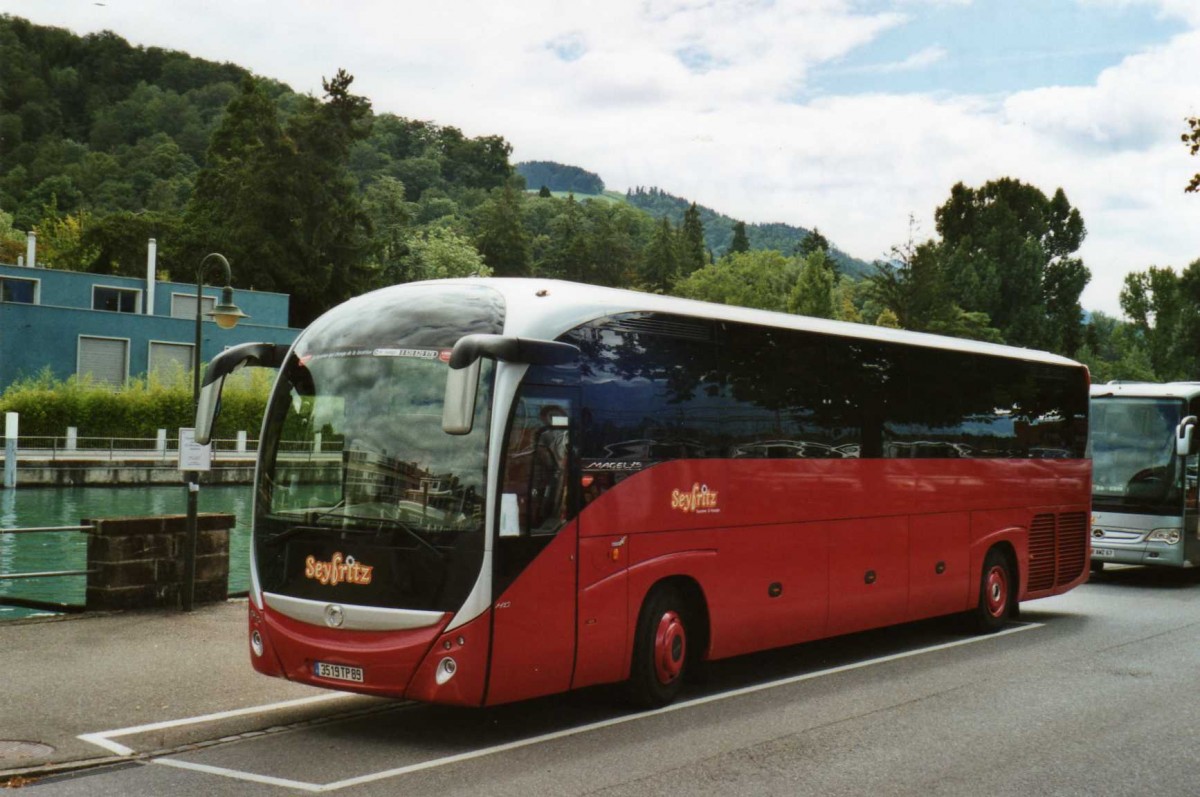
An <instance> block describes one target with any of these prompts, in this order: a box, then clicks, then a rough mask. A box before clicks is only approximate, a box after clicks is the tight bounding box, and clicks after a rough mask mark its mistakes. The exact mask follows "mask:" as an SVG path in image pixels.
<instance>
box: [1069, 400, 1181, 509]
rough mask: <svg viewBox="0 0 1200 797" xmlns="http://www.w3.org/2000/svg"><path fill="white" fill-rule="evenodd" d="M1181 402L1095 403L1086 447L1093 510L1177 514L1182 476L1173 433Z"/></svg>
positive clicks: (1099, 401)
mask: <svg viewBox="0 0 1200 797" xmlns="http://www.w3.org/2000/svg"><path fill="white" fill-rule="evenodd" d="M1182 412H1183V402H1182V401H1181V400H1180V399H1175V398H1165V399H1164V398H1126V397H1116V398H1107V397H1106V398H1101V399H1093V400H1092V406H1091V429H1090V436H1089V445H1090V447H1091V455H1092V502H1093V506H1094V507H1095V508H1096V509H1100V510H1108V511H1115V512H1131V513H1140V514H1160V515H1178V514H1180V512H1182V510H1183V494H1182V489H1181V487H1182V480H1183V473H1182V470H1183V469H1182V467H1180V463H1179V459H1178V457H1176V455H1175V428H1176V426H1177V425H1178V424H1179V420H1180V418H1181V416H1182Z"/></svg>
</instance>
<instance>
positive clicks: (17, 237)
mask: <svg viewBox="0 0 1200 797" xmlns="http://www.w3.org/2000/svg"><path fill="white" fill-rule="evenodd" d="M24 253H25V236H24V234H22V233H21V232H20V231H19V230H16V229H13V217H12V214H10V213H5V212H4V211H3V210H0V263H16V262H17V258H18V257H19V256H21V255H23V254H24Z"/></svg>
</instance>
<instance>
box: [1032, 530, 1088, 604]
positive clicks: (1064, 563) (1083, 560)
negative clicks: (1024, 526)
mask: <svg viewBox="0 0 1200 797" xmlns="http://www.w3.org/2000/svg"><path fill="white" fill-rule="evenodd" d="M1085 567H1087V513H1085V512H1064V513H1063V514H1061V515H1059V516H1058V517H1057V518H1056V517H1055V516H1054V515H1051V514H1044V515H1035V516H1034V518H1033V522H1032V523H1030V524H1029V591H1030V592H1040V591H1042V590H1047V589H1052V588H1054V587H1055V586H1061V585H1063V584H1069V583H1070V582H1072V581H1074V580H1075V579H1077V578H1079V576H1080V574H1082V573H1083V570H1084V568H1085Z"/></svg>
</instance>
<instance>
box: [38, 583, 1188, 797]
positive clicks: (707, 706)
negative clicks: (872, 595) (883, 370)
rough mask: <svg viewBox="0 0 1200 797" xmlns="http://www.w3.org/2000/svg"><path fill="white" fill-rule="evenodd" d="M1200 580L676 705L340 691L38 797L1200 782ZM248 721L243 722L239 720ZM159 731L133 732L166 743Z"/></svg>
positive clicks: (1112, 790)
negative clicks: (268, 722)
mask: <svg viewBox="0 0 1200 797" xmlns="http://www.w3.org/2000/svg"><path fill="white" fill-rule="evenodd" d="M1197 695H1200V573H1195V572H1178V571H1156V570H1145V569H1141V568H1121V569H1110V570H1109V571H1107V572H1106V574H1105V575H1104V576H1102V577H1101V578H1099V579H1096V580H1093V581H1092V582H1091V583H1088V584H1086V585H1084V586H1083V587H1081V588H1079V589H1077V590H1075V591H1074V592H1072V593H1070V594H1068V595H1064V596H1060V597H1057V598H1051V599H1047V600H1043V601H1036V602H1033V603H1027V604H1024V605H1023V607H1022V616H1021V621H1020V624H1019V625H1014V626H1013V627H1011V629H1009V630H1008V631H1007V632H1005V633H1003V634H1000V635H995V636H991V637H983V638H977V637H971V636H968V635H965V634H963V633H961V631H960V629H959V627H958V626H957V625H956V624H955V623H953V622H949V621H932V622H926V623H918V624H913V625H908V626H902V627H900V628H895V629H887V630H883V631H878V632H870V633H866V634H856V635H853V636H848V637H842V638H839V639H835V640H828V641H825V642H820V643H813V644H808V645H801V646H797V647H793V648H788V649H785V650H780V651H773V652H771V653H768V654H761V655H756V656H749V657H742V658H739V659H735V660H732V661H726V662H719V663H717V664H715V665H714V666H713V667H712V672H711V676H710V678H709V681H708V682H707V683H706V684H705V685H704V686H703V687H696V688H693V689H691V691H689V692H688V693H687V694H685V695H684V697H683V699H682V701H681V702H680V703H678V704H676V705H675V706H673V707H671V708H670V709H668V710H665V711H660V712H653V713H644V714H637V713H632V712H630V711H628V710H627V709H625V708H624V707H623V706H622V705H621V704H620V701H619V698H618V696H617V693H615V692H614V691H612V690H589V691H585V692H581V693H578V694H572V695H564V696H559V697H555V698H551V699H545V700H538V701H531V702H527V703H522V704H518V705H514V706H507V707H501V708H498V709H491V710H464V709H449V708H444V707H434V706H419V705H411V704H397V703H388V702H384V701H363V700H362V699H358V698H352V697H351V698H347V699H346V700H344V701H343V700H337V699H332V700H328V701H323V702H321V703H317V704H314V705H313V706H311V707H310V708H309V709H308V711H307V714H306V716H305V717H304V718H303V719H302V720H300V721H298V722H297V721H290V722H289V723H287V724H280V725H278V726H276V727H273V728H270V729H269V730H267V731H266V732H260V733H254V734H250V735H242V736H231V735H230V734H231V733H232V731H231V730H230V728H231V726H230V725H229V724H228V722H226V721H222V720H210V721H202V722H195V723H191V724H189V725H188V727H187V732H188V734H190V736H189V738H190V739H191V741H193V742H194V741H196V740H197V739H208V740H219V739H223V741H219V742H217V743H214V744H201V745H197V746H193V747H189V748H185V749H182V750H177V751H176V752H172V753H169V754H166V755H161V756H158V757H150V758H147V759H144V760H141V761H138V762H136V763H131V764H127V765H124V766H120V767H113V768H107V769H99V770H91V771H87V772H82V773H77V774H75V775H71V776H62V777H57V778H48V779H45V780H42V781H40V782H38V783H36V784H32V785H30V786H28V787H26V788H27V789H29V793H30V794H31V795H38V796H39V797H42V796H43V795H88V796H89V797H94V796H95V795H121V796H122V797H125V796H126V795H168V794H169V795H189V794H197V795H199V794H203V795H277V794H287V793H306V792H318V791H332V792H335V793H340V794H347V795H385V794H386V795H396V794H403V795H424V794H431V795H432V794H436V795H438V796H439V797H447V796H448V795H459V794H461V795H474V796H475V797H480V796H481V795H487V796H488V797H493V796H494V795H521V797H537V796H538V795H583V794H586V795H606V796H611V797H616V796H617V795H638V797H641V796H642V795H730V794H737V795H743V794H745V795H759V794H772V795H774V794H779V795H783V794H787V795H810V794H811V795H823V796H828V795H868V794H869V795H875V796H879V795H967V794H990V795H1010V794H1011V795H1022V797H1025V796H1026V795H1144V794H1155V795H1196V794H1200V773H1198V768H1197V762H1200V721H1198V720H1200V710H1198V709H1197ZM230 722H232V720H230ZM155 733H156V732H146V733H144V734H142V735H139V734H136V733H135V734H128V735H126V736H124V737H123V738H122V739H121V742H122V743H123V744H126V745H128V746H129V747H130V748H131V749H134V750H151V749H161V748H162V743H161V740H160V739H158V738H156V736H155Z"/></svg>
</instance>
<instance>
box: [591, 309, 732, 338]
mask: <svg viewBox="0 0 1200 797" xmlns="http://www.w3.org/2000/svg"><path fill="white" fill-rule="evenodd" d="M611 328H612V329H616V330H620V331H622V332H638V333H641V334H644V335H668V336H670V337H673V338H686V339H688V340H705V341H711V340H712V339H713V332H712V327H711V326H710V325H709V324H706V323H703V322H700V321H691V320H689V319H686V318H679V317H669V316H661V315H657V316H641V317H636V316H634V317H626V318H622V319H620V320H619V321H617V322H616V323H615V324H613V325H612V327H611Z"/></svg>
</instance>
